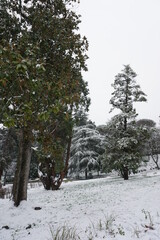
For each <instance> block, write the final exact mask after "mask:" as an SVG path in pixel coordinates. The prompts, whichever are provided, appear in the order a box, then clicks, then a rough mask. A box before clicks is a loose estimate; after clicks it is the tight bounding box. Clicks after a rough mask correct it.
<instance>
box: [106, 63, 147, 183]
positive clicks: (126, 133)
mask: <svg viewBox="0 0 160 240" xmlns="http://www.w3.org/2000/svg"><path fill="white" fill-rule="evenodd" d="M135 78H136V73H135V72H134V71H133V70H132V69H131V67H130V66H129V65H126V66H124V69H123V70H122V73H119V74H118V75H117V76H116V77H115V81H114V84H112V86H113V87H114V92H113V93H112V95H113V96H112V98H111V100H110V104H112V109H111V111H112V110H113V109H115V108H116V109H118V110H120V114H118V115H116V116H115V117H114V118H113V119H112V120H111V122H110V123H109V124H108V126H107V127H108V133H109V134H108V138H107V141H108V144H107V149H106V160H105V161H104V168H105V169H110V170H111V169H115V170H119V171H120V173H121V175H122V176H123V178H124V179H125V180H127V179H128V174H129V172H131V171H132V172H135V171H136V169H137V168H138V166H139V163H140V160H141V154H140V148H139V147H140V144H141V141H142V140H144V138H145V137H146V135H145V131H144V129H141V128H138V127H137V126H136V124H135V118H136V116H137V113H136V110H135V108H134V106H133V104H134V102H143V101H146V97H145V96H146V95H145V93H144V92H142V91H141V89H140V86H139V85H137V83H136V79H135Z"/></svg>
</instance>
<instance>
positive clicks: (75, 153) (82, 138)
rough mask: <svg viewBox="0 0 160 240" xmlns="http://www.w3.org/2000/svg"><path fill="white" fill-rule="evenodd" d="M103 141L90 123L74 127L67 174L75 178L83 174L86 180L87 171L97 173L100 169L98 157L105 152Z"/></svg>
mask: <svg viewBox="0 0 160 240" xmlns="http://www.w3.org/2000/svg"><path fill="white" fill-rule="evenodd" d="M104 139H105V138H104V137H103V136H102V135H100V133H99V132H98V131H97V129H96V126H95V125H94V124H93V123H91V122H88V123H87V124H86V125H82V126H78V127H75V128H74V132H73V138H72V145H71V158H70V160H69V173H70V174H75V175H76V176H77V177H78V176H79V174H80V173H85V178H86V179H87V178H88V171H89V172H90V171H92V170H94V171H98V172H99V171H100V169H101V162H100V161H99V156H101V155H102V154H103V153H104V151H105V146H104V145H105V144H104Z"/></svg>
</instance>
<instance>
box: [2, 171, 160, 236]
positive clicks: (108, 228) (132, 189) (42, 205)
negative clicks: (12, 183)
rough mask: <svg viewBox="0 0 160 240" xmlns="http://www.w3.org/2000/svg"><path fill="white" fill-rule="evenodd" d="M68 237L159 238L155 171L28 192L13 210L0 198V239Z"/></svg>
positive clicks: (159, 179) (159, 178) (158, 175)
mask: <svg viewBox="0 0 160 240" xmlns="http://www.w3.org/2000/svg"><path fill="white" fill-rule="evenodd" d="M36 207H39V208H38V210H35V208H36ZM65 234H68V236H66V235H65ZM72 239H81V240H94V239H95V240H96V239H99V240H103V239H107V240H109V239H115V240H121V239H123V240H130V239H140V240H160V172H156V171H150V172H148V173H147V174H146V173H145V174H144V173H142V174H141V175H136V176H132V177H130V180H129V181H124V180H123V179H121V178H118V177H107V178H103V179H93V180H87V181H74V182H68V183H63V185H62V187H61V189H60V190H58V191H45V190H44V189H43V187H37V188H32V189H30V190H29V191H28V201H27V202H25V201H24V202H22V204H21V205H20V206H19V207H18V208H15V207H14V206H13V203H12V201H10V200H8V199H4V200H2V199H0V240H72Z"/></svg>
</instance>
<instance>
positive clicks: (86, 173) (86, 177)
mask: <svg viewBox="0 0 160 240" xmlns="http://www.w3.org/2000/svg"><path fill="white" fill-rule="evenodd" d="M85 179H88V171H87V168H86V169H85Z"/></svg>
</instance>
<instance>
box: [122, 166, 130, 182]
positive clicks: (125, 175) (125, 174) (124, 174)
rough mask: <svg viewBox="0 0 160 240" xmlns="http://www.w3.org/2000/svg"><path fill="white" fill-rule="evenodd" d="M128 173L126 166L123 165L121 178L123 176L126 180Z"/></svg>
mask: <svg viewBox="0 0 160 240" xmlns="http://www.w3.org/2000/svg"><path fill="white" fill-rule="evenodd" d="M128 175H129V172H128V168H127V167H124V168H123V178H124V180H128Z"/></svg>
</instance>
